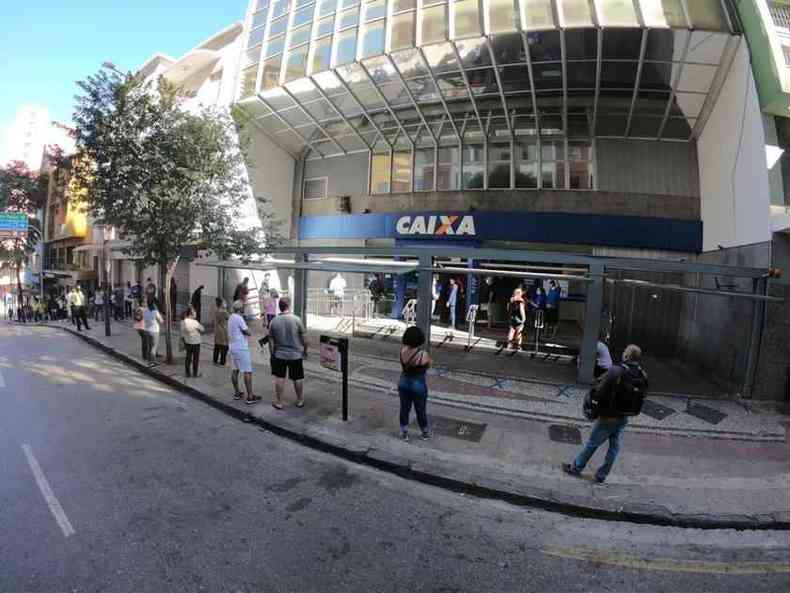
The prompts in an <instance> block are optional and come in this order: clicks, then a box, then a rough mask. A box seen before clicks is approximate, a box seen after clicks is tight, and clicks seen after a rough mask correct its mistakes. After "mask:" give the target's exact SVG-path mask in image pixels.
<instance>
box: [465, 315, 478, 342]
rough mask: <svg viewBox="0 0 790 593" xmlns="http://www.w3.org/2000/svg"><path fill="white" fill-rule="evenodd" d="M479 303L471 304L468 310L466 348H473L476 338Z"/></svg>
mask: <svg viewBox="0 0 790 593" xmlns="http://www.w3.org/2000/svg"><path fill="white" fill-rule="evenodd" d="M477 310H478V306H477V305H469V310H468V311H467V312H466V327H467V340H466V349H467V350H471V349H472V341H473V340H474V339H475V324H476V323H477Z"/></svg>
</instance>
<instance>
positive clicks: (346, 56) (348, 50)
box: [335, 29, 357, 66]
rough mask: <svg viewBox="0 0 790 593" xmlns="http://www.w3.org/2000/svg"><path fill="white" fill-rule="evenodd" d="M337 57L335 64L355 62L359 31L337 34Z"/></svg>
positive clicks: (353, 30)
mask: <svg viewBox="0 0 790 593" xmlns="http://www.w3.org/2000/svg"><path fill="white" fill-rule="evenodd" d="M336 37H337V42H336V43H337V55H336V58H335V64H336V65H338V66H339V65H340V64H347V63H348V62H353V61H354V58H356V55H357V30H356V29H349V30H347V31H343V32H341V33H338V34H337V36H336Z"/></svg>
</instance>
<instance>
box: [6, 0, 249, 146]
mask: <svg viewBox="0 0 790 593" xmlns="http://www.w3.org/2000/svg"><path fill="white" fill-rule="evenodd" d="M246 9H247V0H212V1H208V0H192V1H187V0H77V1H75V2H73V1H64V0H43V1H35V0H0V136H2V131H3V130H4V129H5V128H6V126H7V125H8V124H9V123H10V121H11V120H12V118H13V116H14V114H15V113H16V111H17V109H18V108H19V107H20V106H22V105H24V104H28V103H33V104H38V105H45V106H47V107H48V108H49V111H50V115H51V117H52V118H53V119H57V120H59V121H65V122H68V121H70V120H71V113H72V106H73V103H74V99H73V97H74V95H75V94H76V92H77V87H76V85H75V84H74V83H75V81H77V80H80V79H83V78H85V77H86V76H87V75H89V74H91V73H93V72H95V71H96V70H98V68H99V66H100V65H101V63H102V62H103V61H105V60H109V61H112V62H114V63H115V64H117V65H118V66H119V67H120V68H121V69H124V70H131V69H134V68H135V67H137V66H139V65H140V64H142V63H143V62H144V61H145V60H146V59H147V58H148V57H149V56H150V55H151V54H153V53H155V52H162V53H166V54H170V55H172V56H175V57H177V56H179V55H180V54H182V53H184V52H186V51H188V50H189V49H191V48H192V47H194V46H195V45H197V44H198V43H199V42H200V41H202V40H203V39H205V38H206V37H209V36H210V35H211V34H212V33H215V32H217V31H219V30H221V29H223V28H224V27H226V26H227V25H229V24H231V23H232V22H234V21H237V20H238V21H241V20H243V19H244V13H245V11H246Z"/></svg>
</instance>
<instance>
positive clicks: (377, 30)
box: [362, 19, 384, 58]
mask: <svg viewBox="0 0 790 593" xmlns="http://www.w3.org/2000/svg"><path fill="white" fill-rule="evenodd" d="M383 53H384V19H381V20H380V21H376V22H374V23H368V24H367V25H365V32H364V33H363V35H362V57H363V58H368V57H370V56H377V55H379V54H383Z"/></svg>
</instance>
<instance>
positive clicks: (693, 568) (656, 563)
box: [541, 546, 790, 575]
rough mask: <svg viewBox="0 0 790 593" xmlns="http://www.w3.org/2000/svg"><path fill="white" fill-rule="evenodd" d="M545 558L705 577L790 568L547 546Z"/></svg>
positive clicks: (788, 567) (787, 568) (788, 569)
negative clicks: (551, 557) (702, 574)
mask: <svg viewBox="0 0 790 593" xmlns="http://www.w3.org/2000/svg"><path fill="white" fill-rule="evenodd" d="M541 552H542V553H543V554H545V555H546V556H556V557H559V558H567V559H571V560H581V561H584V562H594V563H597V564H605V565H608V566H617V567H620V568H632V569H635V570H655V571H665V572H690V573H704V574H727V575H749V574H781V573H790V564H787V563H781V562H707V561H704V560H677V559H674V558H652V559H645V558H637V557H635V556H628V555H626V554H615V553H611V552H602V551H600V550H589V549H583V548H563V547H559V546H549V547H547V548H544V549H542V550H541Z"/></svg>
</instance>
